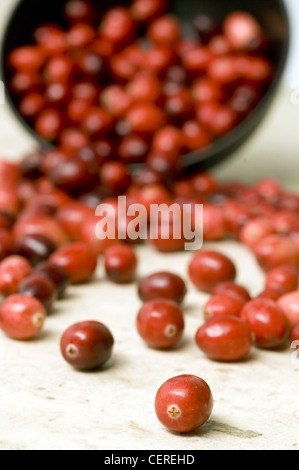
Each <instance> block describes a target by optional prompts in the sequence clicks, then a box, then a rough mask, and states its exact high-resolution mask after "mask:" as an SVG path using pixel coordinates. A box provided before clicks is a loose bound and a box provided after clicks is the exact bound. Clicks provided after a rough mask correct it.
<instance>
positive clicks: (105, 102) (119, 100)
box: [100, 84, 132, 118]
mask: <svg viewBox="0 0 299 470" xmlns="http://www.w3.org/2000/svg"><path fill="white" fill-rule="evenodd" d="M100 101H101V104H102V106H103V107H104V108H105V109H106V110H107V111H108V112H109V113H110V114H111V115H112V116H114V117H116V118H121V117H123V116H125V114H126V113H127V112H128V110H129V108H130V106H131V105H132V97H131V96H130V94H129V93H128V91H127V90H125V89H124V87H123V86H121V85H117V84H112V85H108V86H107V87H106V88H104V90H103V91H102V92H101V95H100Z"/></svg>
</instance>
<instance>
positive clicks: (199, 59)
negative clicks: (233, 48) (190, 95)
mask: <svg viewBox="0 0 299 470" xmlns="http://www.w3.org/2000/svg"><path fill="white" fill-rule="evenodd" d="M212 59H213V53H212V52H211V50H210V49H209V48H208V47H206V46H202V45H199V46H195V47H192V48H190V50H188V51H186V53H185V54H184V56H183V65H184V67H185V69H186V70H187V71H188V73H191V74H193V75H194V76H198V75H200V74H204V73H206V70H207V68H208V66H209V64H210V62H211V60H212Z"/></svg>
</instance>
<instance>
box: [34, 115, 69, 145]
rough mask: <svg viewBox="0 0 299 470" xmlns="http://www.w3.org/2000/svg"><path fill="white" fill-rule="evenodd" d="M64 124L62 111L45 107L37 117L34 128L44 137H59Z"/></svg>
mask: <svg viewBox="0 0 299 470" xmlns="http://www.w3.org/2000/svg"><path fill="white" fill-rule="evenodd" d="M62 125H63V118H62V116H61V113H60V112H59V111H58V110H56V109H51V108H49V109H45V110H43V111H42V112H41V113H40V114H39V115H38V117H37V119H36V121H35V124H34V129H35V131H36V132H37V133H38V134H39V135H40V136H41V137H43V138H44V139H46V140H49V141H54V140H55V139H57V137H58V135H59V133H60V131H61V129H62Z"/></svg>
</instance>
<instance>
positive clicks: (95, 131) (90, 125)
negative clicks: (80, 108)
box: [82, 107, 113, 137]
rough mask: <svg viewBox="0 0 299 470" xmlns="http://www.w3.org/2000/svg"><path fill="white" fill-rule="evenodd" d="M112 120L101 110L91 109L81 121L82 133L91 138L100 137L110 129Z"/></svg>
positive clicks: (97, 108) (98, 108)
mask: <svg viewBox="0 0 299 470" xmlns="http://www.w3.org/2000/svg"><path fill="white" fill-rule="evenodd" d="M112 126H113V118H112V116H111V115H110V114H109V113H108V112H107V111H106V110H105V109H103V108H100V107H92V108H90V109H89V111H88V112H87V114H85V116H84V118H83V121H82V129H83V131H84V132H85V133H86V134H87V135H88V136H91V137H101V136H103V135H105V134H106V133H107V132H109V131H110V130H111V129H112Z"/></svg>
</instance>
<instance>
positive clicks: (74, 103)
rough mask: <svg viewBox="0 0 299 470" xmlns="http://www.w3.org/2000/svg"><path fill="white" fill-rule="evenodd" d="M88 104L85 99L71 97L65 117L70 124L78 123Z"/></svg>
mask: <svg viewBox="0 0 299 470" xmlns="http://www.w3.org/2000/svg"><path fill="white" fill-rule="evenodd" d="M89 107H90V104H89V102H88V101H87V100H83V99H79V98H78V99H77V98H73V99H72V100H71V101H69V103H68V108H67V117H68V119H69V120H70V122H71V123H72V124H80V123H81V121H82V119H83V117H84V116H85V114H86V113H87V111H88V109H89Z"/></svg>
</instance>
